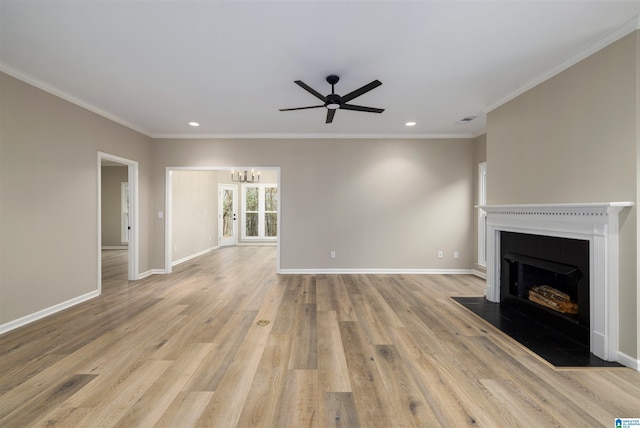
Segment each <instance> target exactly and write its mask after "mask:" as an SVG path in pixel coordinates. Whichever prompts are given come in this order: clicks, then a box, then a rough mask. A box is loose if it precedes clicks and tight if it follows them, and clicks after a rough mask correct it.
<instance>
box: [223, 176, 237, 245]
mask: <svg viewBox="0 0 640 428" xmlns="http://www.w3.org/2000/svg"><path fill="white" fill-rule="evenodd" d="M237 243H238V186H234V185H230V184H218V245H220V246H221V247H224V246H228V245H236V244H237Z"/></svg>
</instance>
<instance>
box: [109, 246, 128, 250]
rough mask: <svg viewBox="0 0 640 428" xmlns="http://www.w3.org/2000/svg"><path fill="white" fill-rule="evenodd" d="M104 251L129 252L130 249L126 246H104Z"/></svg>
mask: <svg viewBox="0 0 640 428" xmlns="http://www.w3.org/2000/svg"><path fill="white" fill-rule="evenodd" d="M102 249H103V250H127V249H129V247H128V246H126V245H103V246H102Z"/></svg>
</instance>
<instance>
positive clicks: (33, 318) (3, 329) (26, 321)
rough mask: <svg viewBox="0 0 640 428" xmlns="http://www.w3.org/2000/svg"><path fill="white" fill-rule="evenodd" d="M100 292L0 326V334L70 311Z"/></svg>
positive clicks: (91, 293) (94, 292)
mask: <svg viewBox="0 0 640 428" xmlns="http://www.w3.org/2000/svg"><path fill="white" fill-rule="evenodd" d="M99 295H100V292H99V291H98V290H94V291H91V292H89V293H87V294H83V295H82V296H78V297H74V298H73V299H69V300H67V301H66V302H62V303H58V304H57V305H53V306H50V307H48V308H45V309H42V310H41V311H38V312H34V313H32V314H29V315H26V316H24V317H22V318H18V319H16V320H13V321H9V322H8V323H5V324H2V325H0V334H3V333H7V332H9V331H11V330H15V329H16V328H18V327H22V326H24V325H27V324H30V323H32V322H34V321H37V320H39V319H42V318H44V317H47V316H49V315H53V314H55V313H57V312H60V311H63V310H65V309H68V308H70V307H72V306H75V305H77V304H79V303H82V302H86V301H87V300H90V299H93V298H95V297H98V296H99Z"/></svg>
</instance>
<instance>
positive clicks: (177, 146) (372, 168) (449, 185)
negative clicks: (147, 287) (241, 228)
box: [153, 139, 475, 269]
mask: <svg viewBox="0 0 640 428" xmlns="http://www.w3.org/2000/svg"><path fill="white" fill-rule="evenodd" d="M153 145H154V158H155V164H154V168H155V169H154V187H155V203H156V207H155V209H156V210H158V211H160V210H163V204H164V196H165V195H164V190H165V187H164V181H165V169H166V167H167V166H173V167H194V166H196V167H197V166H201V167H207V166H215V167H225V166H235V165H255V166H257V167H281V188H280V189H279V190H280V197H281V204H282V205H281V213H280V214H281V223H280V226H281V228H280V234H281V267H282V269H448V268H450V269H469V268H470V267H471V266H472V263H473V262H472V260H473V259H474V257H475V250H474V249H473V248H472V242H473V238H472V236H471V227H472V225H471V217H472V215H473V210H472V208H471V206H472V205H473V188H472V183H473V169H474V167H473V140H471V139H457V140H456V139H443V140H338V139H330V140H155V141H154V143H153ZM154 235H155V236H156V237H157V239H156V241H155V242H156V244H157V245H155V247H154V248H155V252H154V254H153V260H154V267H156V268H161V267H163V262H164V248H163V245H162V244H161V243H162V242H163V240H162V239H161V237H163V236H164V223H163V221H162V220H160V219H156V220H155V223H154ZM438 250H443V251H444V252H445V258H443V259H438V258H437V251H438ZM454 250H457V251H459V252H460V258H459V259H457V260H454V259H453V251H454ZM330 251H336V255H337V257H336V259H334V260H331V259H330V258H329V253H330Z"/></svg>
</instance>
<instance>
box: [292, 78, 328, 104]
mask: <svg viewBox="0 0 640 428" xmlns="http://www.w3.org/2000/svg"><path fill="white" fill-rule="evenodd" d="M294 83H295V84H296V85H298V86H300V87H301V88H302V89H304V90H305V91H307V92H309V93H310V94H311V95H313V96H314V97H316V98H318V99H320V100H322V101H323V102H326V101H327V97H325V96H324V95H322V94H321V93H320V92H318V91H316V90H315V89H313V88H312V87H311V86H309V85H307V84H306V83H304V82H303V81H302V80H296V81H294Z"/></svg>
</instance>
